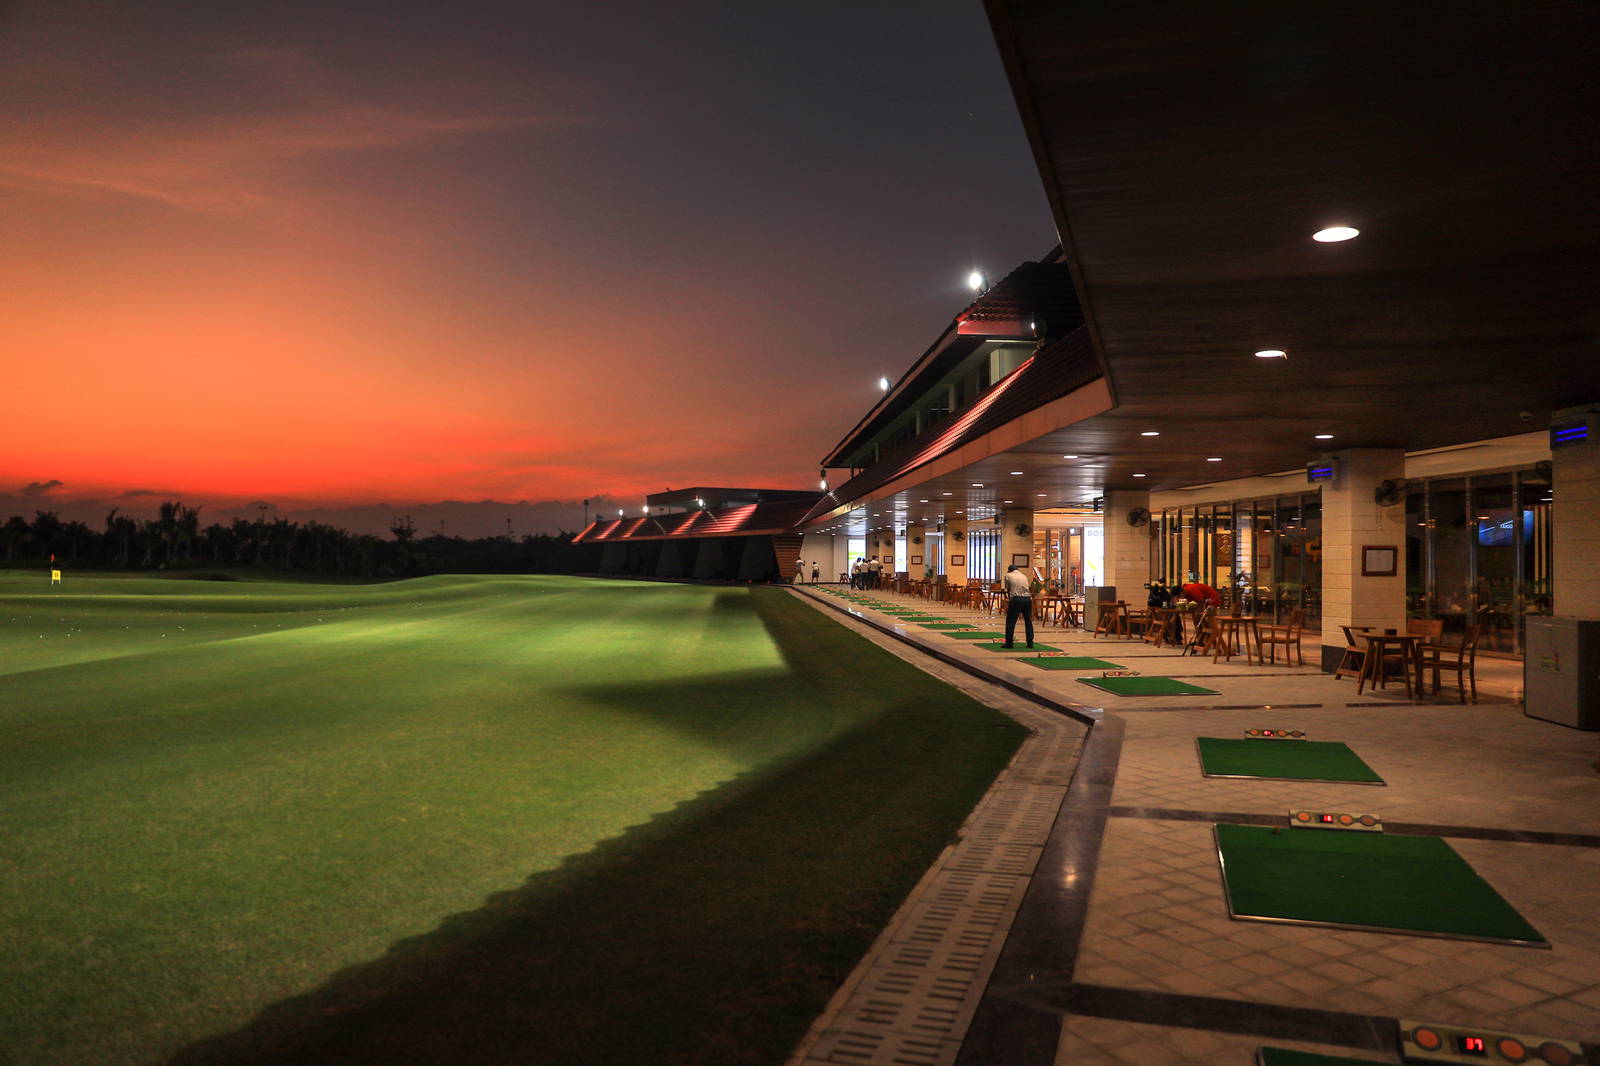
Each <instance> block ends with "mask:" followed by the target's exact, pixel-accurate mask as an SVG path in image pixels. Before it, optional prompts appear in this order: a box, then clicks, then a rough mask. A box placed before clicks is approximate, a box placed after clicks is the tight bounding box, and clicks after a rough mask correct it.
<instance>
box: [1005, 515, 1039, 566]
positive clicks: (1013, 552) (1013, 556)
mask: <svg viewBox="0 0 1600 1066" xmlns="http://www.w3.org/2000/svg"><path fill="white" fill-rule="evenodd" d="M1018 529H1026V530H1027V532H1026V533H1018V532H1017V530H1018ZM1019 558H1023V559H1025V561H1024V563H1023V565H1024V566H1025V567H1033V566H1036V565H1037V566H1039V568H1040V571H1039V572H1040V573H1043V572H1044V566H1043V564H1044V560H1043V559H1035V558H1034V557H1033V511H1032V510H1031V509H1029V508H1026V507H1007V508H1006V509H1005V510H1004V511H1003V512H1002V513H1001V525H1000V572H1001V573H1002V574H1004V573H1005V572H1006V567H1008V566H1010V565H1011V564H1012V563H1013V562H1015V561H1016V560H1018V559H1019ZM1028 580H1030V581H1032V580H1033V572H1032V570H1031V569H1030V570H1029V572H1028Z"/></svg>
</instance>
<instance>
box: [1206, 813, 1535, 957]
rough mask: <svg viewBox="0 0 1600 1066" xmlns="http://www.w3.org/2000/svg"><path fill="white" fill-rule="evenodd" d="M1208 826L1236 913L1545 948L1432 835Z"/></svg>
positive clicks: (1244, 918) (1329, 926)
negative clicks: (1311, 831) (1210, 829)
mask: <svg viewBox="0 0 1600 1066" xmlns="http://www.w3.org/2000/svg"><path fill="white" fill-rule="evenodd" d="M1212 829H1213V833H1214V834H1215V837H1216V843H1217V862H1218V863H1219V864H1220V866H1221V868H1222V887H1223V892H1224V894H1225V895H1226V897H1227V900H1228V911H1229V913H1230V914H1231V915H1232V916H1233V917H1234V918H1236V919H1239V920H1242V921H1256V922H1283V923H1287V924H1292V925H1313V926H1320V927H1323V928H1327V929H1358V930H1362V931H1365V932H1372V933H1407V934H1411V935H1414V936H1436V937H1445V938H1449V939H1453V940H1477V941H1483V942H1485V943H1490V944H1514V945H1517V946H1521V947H1537V948H1548V947H1549V946H1550V943H1549V941H1547V940H1545V938H1544V937H1543V936H1541V935H1540V934H1539V931H1538V930H1537V929H1535V928H1534V927H1533V926H1532V925H1529V924H1528V922H1527V920H1526V919H1524V918H1523V917H1522V915H1521V914H1519V913H1517V910H1516V908H1514V907H1512V906H1511V904H1509V903H1507V902H1506V901H1505V899H1504V898H1503V897H1501V895H1500V894H1499V893H1498V892H1496V891H1495V890H1494V889H1493V888H1492V887H1490V885H1489V883H1488V882H1487V881H1485V880H1484V879H1483V878H1481V877H1479V876H1478V874H1477V872H1476V871H1474V870H1473V869H1472V867H1471V866H1469V865H1467V863H1466V861H1465V860H1464V859H1462V858H1461V856H1460V855H1457V854H1456V853H1455V851H1454V850H1453V849H1452V848H1451V847H1450V845H1449V844H1446V843H1445V842H1444V841H1443V840H1441V839H1440V838H1438V837H1428V836H1391V835H1389V834H1384V833H1297V832H1294V831H1292V830H1289V831H1285V830H1282V829H1274V828H1271V827H1268V826H1257V825H1229V824H1227V823H1220V824H1217V825H1215V826H1213V827H1212Z"/></svg>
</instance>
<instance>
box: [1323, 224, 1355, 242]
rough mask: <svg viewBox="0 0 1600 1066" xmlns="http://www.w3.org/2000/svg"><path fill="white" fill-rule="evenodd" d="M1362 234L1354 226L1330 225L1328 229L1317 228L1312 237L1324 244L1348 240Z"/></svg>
mask: <svg viewBox="0 0 1600 1066" xmlns="http://www.w3.org/2000/svg"><path fill="white" fill-rule="evenodd" d="M1360 234H1361V231H1360V230H1358V229H1356V228H1355V227H1354V226H1329V227H1327V228H1326V229H1319V230H1317V232H1315V233H1313V234H1312V235H1311V239H1312V240H1314V241H1321V242H1322V243H1323V244H1334V243H1336V242H1338V241H1348V240H1350V239H1351V238H1352V237H1357V236H1359V235H1360Z"/></svg>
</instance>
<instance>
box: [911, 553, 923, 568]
mask: <svg viewBox="0 0 1600 1066" xmlns="http://www.w3.org/2000/svg"><path fill="white" fill-rule="evenodd" d="M911 565H912V566H921V565H922V556H920V555H913V556H912V557H911Z"/></svg>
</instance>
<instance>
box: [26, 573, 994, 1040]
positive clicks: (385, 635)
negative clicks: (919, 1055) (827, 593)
mask: <svg viewBox="0 0 1600 1066" xmlns="http://www.w3.org/2000/svg"><path fill="white" fill-rule="evenodd" d="M624 649H626V650H625V651H624ZM1021 735H1022V731H1021V729H1020V727H1018V726H1015V725H1014V724H1012V723H1011V722H1010V721H1009V720H1007V719H1004V718H1001V717H1000V716H998V715H997V714H995V713H994V712H992V711H990V710H988V709H987V708H983V707H981V706H980V705H978V704H976V703H974V702H972V701H971V700H969V699H967V698H966V697H964V696H962V695H960V694H959V693H958V692H956V691H955V690H954V689H951V688H949V687H947V686H945V685H943V684H941V683H939V682H936V681H934V680H933V679H932V678H930V677H928V676H927V675H925V674H922V673H921V672H919V671H917V670H915V669H914V668H911V667H910V666H907V665H906V664H904V663H902V662H901V661H900V660H899V659H897V658H895V657H894V656H892V655H890V654H888V653H887V652H885V651H883V650H881V649H878V648H876V647H875V646H873V645H872V644H870V643H868V642H866V641H863V640H861V639H860V638H858V637H856V636H855V635H854V634H852V633H850V632H849V631H847V630H846V629H844V628H843V627H841V626H839V625H837V624H835V623H834V622H833V621H831V620H830V619H828V618H827V617H825V616H823V615H820V614H819V613H818V612H816V611H815V610H813V609H811V608H809V607H807V606H806V605H805V604H803V603H800V602H798V601H797V600H796V599H795V598H793V597H791V596H790V595H789V594H788V593H787V592H785V591H783V590H776V589H761V588H756V589H738V588H719V587H706V586H688V585H673V584H665V583H654V582H627V581H599V580H587V579H578V578H561V577H462V576H440V577H432V578H424V579H419V580H413V581H405V582H394V583H389V584H378V585H355V586H352V585H337V586H335V585H316V584H302V583H270V582H205V581H183V580H172V579H145V578H120V577H109V576H107V577H98V578H76V577H73V576H71V575H69V581H68V583H67V584H65V585H63V586H61V587H60V588H59V589H56V590H51V589H49V588H48V587H47V586H45V585H44V583H43V581H41V580H40V579H39V578H38V577H36V576H34V575H26V576H25V577H17V576H14V575H12V576H4V577H0V737H3V740H0V760H3V761H0V775H3V776H0V779H3V780H4V782H5V787H4V789H0V828H3V832H4V836H3V837H0V839H3V841H4V843H3V844H0V873H3V875H4V876H3V877H0V939H3V943H4V945H5V948H4V955H3V957H4V963H3V966H4V968H5V970H4V976H3V980H0V1034H3V1036H0V1042H3V1052H4V1054H3V1055H0V1058H3V1059H4V1061H5V1062H6V1063H7V1064H8V1066H34V1064H45V1063H48V1064H63V1066H64V1064H79V1063H91V1062H92V1063H96V1064H97V1066H98V1064H123V1063H163V1062H168V1061H169V1060H170V1061H173V1062H182V1063H199V1062H207V1063H228V1064H235V1063H269V1062H270V1063H281V1064H288V1063H296V1064H298V1063H313V1062H318V1063H320V1062H329V1063H331V1062H350V1063H355V1062H363V1063H376V1062H382V1063H386V1064H388V1063H394V1064H408V1063H415V1064H419V1066H420V1064H423V1063H429V1064H432V1063H440V1062H460V1063H490V1062H496V1063H498V1062H555V1061H569V1062H578V1061H581V1062H585V1063H611V1062H616V1063H622V1062H630V1063H632V1062H645V1061H654V1062H669V1061H672V1062H688V1061H695V1062H700V1063H708V1064H709V1063H725V1062H726V1063H733V1062H741V1063H742V1062H750V1063H756V1062H772V1063H778V1062H781V1061H782V1060H783V1059H784V1057H785V1056H786V1055H787V1053H788V1051H789V1050H790V1048H791V1047H792V1045H793V1042H794V1041H795V1040H796V1039H798V1037H799V1036H800V1034H801V1033H802V1032H803V1031H804V1029H805V1027H806V1025H807V1024H808V1023H809V1021H810V1019H811V1018H812V1017H813V1016H814V1015H815V1013H816V1012H817V1011H818V1010H820V1009H821V1007H822V1006H823V1004H824V1003H825V1002H826V1000H827V998H828V997H829V995H831V994H832V991H833V989H834V988H835V987H836V985H837V983H838V981H839V980H841V979H842V978H843V977H844V975H845V974H847V973H848V972H849V970H850V968H851V967H852V966H853V965H854V962H855V960H856V959H857V958H858V957H859V956H860V953H861V952H862V951H863V950H864V949H865V947H866V946H867V945H868V944H869V943H870V942H871V941H872V939H873V938H874V937H875V936H876V935H877V932H878V930H879V929H880V928H881V926H882V924H883V922H884V921H886V920H887V918H888V916H889V915H890V914H891V913H892V912H893V910H894V909H895V907H896V906H897V905H898V903H899V902H900V900H901V899H902V898H903V896H904V894H905V893H906V892H907V891H908V890H909V889H910V887H911V886H912V885H913V884H914V883H915V882H916V880H917V879H918V877H920V875H921V874H922V872H923V871H924V870H925V869H926V867H927V865H928V864H929V863H930V862H931V861H932V860H933V859H934V858H935V857H936V856H937V855H938V854H939V852H940V850H941V849H942V848H943V847H944V846H945V845H946V844H947V843H948V842H949V840H950V838H951V835H952V833H953V832H954V830H955V828H956V827H957V826H958V825H959V824H960V822H961V820H962V818H963V817H964V816H965V814H966V813H967V811H969V810H970V809H971V807H972V806H973V804H974V803H975V802H976V801H977V799H978V798H979V797H980V796H981V795H982V793H983V791H984V789H985V788H986V787H987V785H988V783H989V781H990V780H992V779H993V777H994V775H995V774H996V773H997V772H998V770H999V769H1000V768H1001V767H1003V766H1004V764H1005V762H1006V760H1007V759H1008V758H1009V756H1010V754H1011V752H1012V751H1013V750H1014V749H1015V746H1016V744H1017V743H1018V741H1019V740H1020V737H1021Z"/></svg>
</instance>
